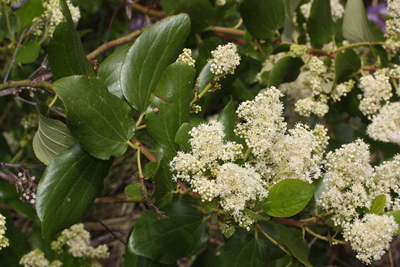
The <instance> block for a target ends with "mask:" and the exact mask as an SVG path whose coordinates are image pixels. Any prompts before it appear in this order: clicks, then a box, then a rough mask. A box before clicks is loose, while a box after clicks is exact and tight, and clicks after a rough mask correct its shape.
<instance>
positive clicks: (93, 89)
mask: <svg viewBox="0 0 400 267" xmlns="http://www.w3.org/2000/svg"><path fill="white" fill-rule="evenodd" d="M53 87H54V91H56V93H57V94H58V95H59V96H60V98H61V100H62V101H63V103H64V105H65V108H66V110H67V125H68V128H69V129H70V130H71V133H72V134H73V136H74V137H75V138H76V140H77V141H78V142H79V143H80V144H81V145H82V147H83V148H84V149H85V150H87V151H88V152H89V153H90V154H91V155H92V156H94V157H97V158H99V159H109V158H110V157H111V156H117V157H119V156H121V155H123V154H124V153H125V151H126V149H127V148H128V144H127V142H128V141H129V140H130V139H131V138H132V136H133V134H134V132H135V123H134V121H133V120H132V118H131V114H132V109H131V108H130V107H129V105H128V104H126V103H125V102H124V101H123V100H121V99H119V98H118V97H116V96H115V95H113V94H111V93H110V92H108V90H107V88H106V86H105V85H104V84H103V82H102V81H100V80H98V79H96V78H95V77H92V78H88V77H85V76H71V77H66V78H63V79H61V80H58V81H56V82H55V83H54V86H53Z"/></svg>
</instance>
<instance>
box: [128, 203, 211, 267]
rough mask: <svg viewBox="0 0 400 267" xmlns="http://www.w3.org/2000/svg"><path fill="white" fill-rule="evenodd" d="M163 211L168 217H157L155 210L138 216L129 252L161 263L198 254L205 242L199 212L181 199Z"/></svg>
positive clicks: (202, 223)
mask: <svg viewBox="0 0 400 267" xmlns="http://www.w3.org/2000/svg"><path fill="white" fill-rule="evenodd" d="M162 211H164V212H165V215H166V216H168V218H159V216H158V215H157V213H156V212H155V211H154V210H151V211H148V212H144V213H143V214H142V215H141V216H140V218H139V220H138V221H137V222H136V224H135V226H134V229H133V231H132V234H131V235H130V236H129V240H128V246H129V251H130V252H131V253H133V254H136V255H139V256H144V257H148V258H150V259H152V260H155V261H157V262H159V263H163V264H173V263H175V262H176V260H177V259H178V258H182V257H189V256H191V255H194V254H196V253H197V252H199V251H200V250H201V249H202V248H203V246H204V245H205V244H206V242H207V240H208V226H207V223H206V222H203V220H202V218H203V214H202V212H201V211H200V210H199V209H197V208H195V207H192V206H191V205H190V204H189V203H187V202H186V201H184V200H176V201H173V202H171V203H170V204H169V205H168V206H166V207H164V208H163V209H162Z"/></svg>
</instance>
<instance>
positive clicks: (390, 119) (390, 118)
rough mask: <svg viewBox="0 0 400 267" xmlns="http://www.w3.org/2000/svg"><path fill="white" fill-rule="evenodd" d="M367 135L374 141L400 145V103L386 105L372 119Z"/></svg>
mask: <svg viewBox="0 0 400 267" xmlns="http://www.w3.org/2000/svg"><path fill="white" fill-rule="evenodd" d="M367 133H368V135H369V136H370V137H371V138H372V139H374V140H379V141H383V142H391V143H397V144H400V102H395V103H388V104H386V105H384V106H383V107H382V108H381V109H380V111H379V114H378V115H375V116H374V117H372V122H371V124H370V125H368V129H367Z"/></svg>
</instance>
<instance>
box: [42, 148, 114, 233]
mask: <svg viewBox="0 0 400 267" xmlns="http://www.w3.org/2000/svg"><path fill="white" fill-rule="evenodd" d="M111 164H112V160H108V161H103V160H99V159H96V158H93V157H92V156H90V155H89V154H88V153H87V152H86V151H84V150H83V149H82V148H81V147H80V146H79V145H78V144H75V145H73V146H71V147H70V148H68V149H67V150H65V151H64V152H63V153H61V154H60V155H58V157H56V158H55V159H54V160H53V161H52V162H51V163H50V165H49V166H48V167H47V168H46V170H45V172H44V174H43V177H42V179H41V180H40V183H39V187H38V191H37V198H36V211H37V214H38V216H39V219H40V220H41V222H42V235H43V237H44V238H50V237H51V236H52V235H54V234H55V233H57V232H59V231H61V230H63V229H65V228H67V227H69V226H71V225H73V224H75V223H77V222H79V220H80V219H81V218H82V217H83V216H84V215H85V213H86V212H87V211H88V209H89V208H90V206H91V205H92V203H93V201H94V200H95V199H96V197H98V196H99V195H100V193H101V191H102V190H103V180H104V179H105V177H106V176H107V175H108V170H109V169H110V167H111Z"/></svg>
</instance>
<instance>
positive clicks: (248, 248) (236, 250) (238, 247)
mask: <svg viewBox="0 0 400 267" xmlns="http://www.w3.org/2000/svg"><path fill="white" fill-rule="evenodd" d="M242 231H243V230H242ZM237 232H239V231H237ZM268 259H269V249H268V246H267V244H266V243H265V241H264V240H263V239H255V238H254V233H248V232H245V233H244V232H242V233H236V234H235V235H234V236H233V237H231V238H230V239H229V240H228V242H226V243H225V245H224V246H223V247H222V249H221V255H220V256H219V258H218V264H217V265H218V266H220V267H242V266H246V267H247V266H250V267H258V266H267V265H268Z"/></svg>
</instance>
